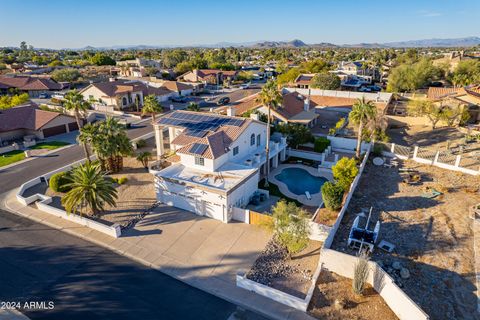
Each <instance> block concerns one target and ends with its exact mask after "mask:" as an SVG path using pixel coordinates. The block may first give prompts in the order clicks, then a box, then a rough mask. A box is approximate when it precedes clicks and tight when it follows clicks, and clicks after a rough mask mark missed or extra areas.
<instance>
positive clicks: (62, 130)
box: [42, 124, 67, 138]
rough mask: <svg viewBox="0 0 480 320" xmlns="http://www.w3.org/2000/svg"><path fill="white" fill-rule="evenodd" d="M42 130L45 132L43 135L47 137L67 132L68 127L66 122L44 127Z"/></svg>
mask: <svg viewBox="0 0 480 320" xmlns="http://www.w3.org/2000/svg"><path fill="white" fill-rule="evenodd" d="M42 132H43V136H44V137H45V138H47V137H51V136H55V135H57V134H62V133H66V132H67V128H66V127H65V125H64V124H62V125H60V126H55V127H51V128H46V129H43V130H42Z"/></svg>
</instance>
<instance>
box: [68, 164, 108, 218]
mask: <svg viewBox="0 0 480 320" xmlns="http://www.w3.org/2000/svg"><path fill="white" fill-rule="evenodd" d="M68 179H69V181H70V182H69V183H66V184H65V187H66V188H69V189H70V191H68V192H67V193H66V194H65V196H64V197H63V198H62V204H63V205H64V206H65V210H66V211H67V213H73V214H77V213H80V214H82V213H83V209H86V210H87V212H88V213H90V214H92V215H93V216H96V215H98V213H99V212H101V211H103V210H104V207H105V204H108V205H111V206H115V200H116V199H117V190H115V188H114V186H113V183H112V181H111V180H110V179H106V178H105V175H104V173H103V172H102V170H101V168H100V166H99V165H98V164H96V163H91V162H87V163H85V164H83V165H80V166H78V167H76V168H74V169H73V170H72V171H71V173H70V175H69V177H68Z"/></svg>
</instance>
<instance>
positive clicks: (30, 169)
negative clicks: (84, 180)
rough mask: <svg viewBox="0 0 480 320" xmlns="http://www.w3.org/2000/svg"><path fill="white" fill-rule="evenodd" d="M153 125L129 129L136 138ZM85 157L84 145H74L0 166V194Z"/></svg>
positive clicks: (144, 124)
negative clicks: (8, 165)
mask: <svg viewBox="0 0 480 320" xmlns="http://www.w3.org/2000/svg"><path fill="white" fill-rule="evenodd" d="M152 130H153V129H152V126H151V125H150V123H149V122H148V121H146V122H144V123H142V124H139V125H138V126H136V127H134V128H132V129H130V130H128V132H127V133H128V136H129V137H130V138H136V137H139V136H142V135H144V134H147V133H149V132H151V131H152ZM84 157H85V155H84V153H83V149H82V147H80V146H79V145H75V146H73V147H70V148H67V149H64V150H60V151H58V152H55V153H51V154H49V155H47V156H44V157H38V158H37V159H34V160H31V161H27V162H25V163H22V164H18V165H16V166H13V167H11V168H7V169H2V168H0V182H1V183H0V194H2V193H4V192H7V191H9V190H11V189H13V188H16V187H19V186H20V185H21V184H22V183H24V182H25V181H28V180H30V179H33V178H35V177H38V176H39V175H42V174H44V173H47V172H50V171H52V170H55V169H57V168H60V167H63V166H66V165H68V164H70V163H72V162H75V161H78V160H80V159H83V158H84Z"/></svg>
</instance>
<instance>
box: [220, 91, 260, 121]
mask: <svg viewBox="0 0 480 320" xmlns="http://www.w3.org/2000/svg"><path fill="white" fill-rule="evenodd" d="M257 99H258V93H257V94H254V95H251V96H248V97H247V98H244V99H243V100H241V101H237V102H236V103H237V104H235V102H234V103H231V104H230V105H229V106H223V107H220V108H217V109H215V112H218V113H221V114H225V113H226V112H227V109H228V108H230V107H232V108H234V109H235V114H236V115H238V116H240V115H242V114H243V113H245V112H247V111H249V110H253V109H257V108H259V107H261V106H262V103H261V102H260V101H258V100H257Z"/></svg>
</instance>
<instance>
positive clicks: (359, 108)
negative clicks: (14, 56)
mask: <svg viewBox="0 0 480 320" xmlns="http://www.w3.org/2000/svg"><path fill="white" fill-rule="evenodd" d="M376 114H377V107H376V106H375V104H374V103H373V102H372V101H366V100H365V97H362V98H361V99H357V101H356V102H355V103H354V104H353V106H352V112H350V115H349V118H350V120H351V121H352V122H353V123H354V124H357V125H358V136H357V153H356V156H357V158H360V151H361V147H362V134H363V128H364V126H365V125H366V124H368V123H369V122H370V121H371V120H372V119H374V118H375V116H376Z"/></svg>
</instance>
